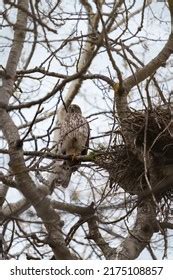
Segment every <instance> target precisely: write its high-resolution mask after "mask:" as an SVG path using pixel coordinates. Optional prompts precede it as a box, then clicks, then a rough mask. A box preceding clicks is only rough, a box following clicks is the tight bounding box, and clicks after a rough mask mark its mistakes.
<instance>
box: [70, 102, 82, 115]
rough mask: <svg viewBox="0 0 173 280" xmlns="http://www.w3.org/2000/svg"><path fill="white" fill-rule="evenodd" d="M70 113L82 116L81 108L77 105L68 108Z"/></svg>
mask: <svg viewBox="0 0 173 280" xmlns="http://www.w3.org/2000/svg"><path fill="white" fill-rule="evenodd" d="M68 113H71V114H73V113H77V114H82V111H81V108H80V107H79V106H78V105H76V104H72V105H70V106H69V107H68Z"/></svg>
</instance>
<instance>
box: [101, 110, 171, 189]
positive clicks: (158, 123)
mask: <svg viewBox="0 0 173 280" xmlns="http://www.w3.org/2000/svg"><path fill="white" fill-rule="evenodd" d="M170 120H171V116H170V111H169V110H168V109H163V108H157V110H152V111H147V112H146V111H143V112H141V113H138V112H137V113H132V114H131V116H130V117H129V118H128V119H127V120H123V126H124V127H125V129H126V132H127V133H128V135H130V136H131V137H132V139H133V141H134V142H135V145H136V150H142V151H143V149H144V142H145V145H146V149H147V151H148V152H149V153H150V154H151V155H152V158H153V160H154V165H155V171H156V173H157V174H158V178H157V179H158V181H160V180H161V179H163V178H164V176H167V174H165V173H164V172H165V170H166V169H165V167H166V166H168V165H169V166H171V165H172V166H173V138H172V136H171V131H170V129H171V126H170V124H171V123H170ZM144 139H145V141H144ZM97 164H98V165H99V166H101V167H102V168H104V169H105V170H107V171H108V173H109V175H110V179H111V181H112V182H114V184H117V185H119V186H120V187H121V188H123V189H124V191H126V192H128V193H130V194H139V192H140V191H142V190H145V189H146V188H147V183H146V181H145V176H144V163H143V162H142V161H141V160H139V157H138V156H137V153H134V152H133V151H132V150H130V149H129V147H127V145H126V144H125V143H123V144H122V145H116V144H115V145H114V146H112V147H111V149H110V150H109V152H108V153H107V152H106V151H105V153H104V152H103V153H102V155H101V156H98V158H97ZM172 174H173V169H172ZM170 187H171V188H172V186H170ZM171 192H172V190H171Z"/></svg>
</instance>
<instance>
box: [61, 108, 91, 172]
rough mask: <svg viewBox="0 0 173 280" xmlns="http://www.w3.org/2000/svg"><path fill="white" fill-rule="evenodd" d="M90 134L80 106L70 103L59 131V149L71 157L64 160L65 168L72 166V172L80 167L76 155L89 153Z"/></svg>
mask: <svg viewBox="0 0 173 280" xmlns="http://www.w3.org/2000/svg"><path fill="white" fill-rule="evenodd" d="M89 136H90V128H89V123H88V121H87V120H86V118H84V117H83V116H82V111H81V109H80V107H79V106H78V105H76V104H72V105H70V106H69V107H68V109H67V112H66V114H65V116H64V118H63V120H62V122H61V124H60V131H59V149H58V150H59V152H60V153H61V154H63V155H67V156H70V157H71V159H68V160H66V161H64V163H63V168H64V167H65V168H66V169H67V167H68V168H70V170H71V173H72V172H74V171H76V170H77V169H78V167H79V164H80V161H79V160H76V159H75V157H76V156H80V155H86V154H87V151H88V147H89ZM70 177H71V176H70Z"/></svg>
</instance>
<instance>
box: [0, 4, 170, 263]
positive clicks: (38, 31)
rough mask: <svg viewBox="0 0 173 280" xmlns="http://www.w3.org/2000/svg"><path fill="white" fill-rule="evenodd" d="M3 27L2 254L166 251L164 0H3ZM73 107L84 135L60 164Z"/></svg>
mask: <svg viewBox="0 0 173 280" xmlns="http://www.w3.org/2000/svg"><path fill="white" fill-rule="evenodd" d="M73 2H74V3H73ZM0 24H1V33H0V38H1V42H0V52H1V57H2V65H1V69H0V128H1V131H2V132H1V134H0V140H1V147H0V153H1V161H0V167H1V171H0V180H1V184H0V209H1V210H0V222H1V224H0V225H1V231H0V254H1V259H11V258H16V259H19V258H20V257H23V256H25V257H26V258H27V259H136V258H137V257H138V256H139V255H140V253H141V252H142V251H143V250H144V249H145V250H146V252H148V258H149V257H150V258H152V259H156V258H169V249H170V240H171V230H172V229H173V224H172V223H171V219H172V185H173V173H172V170H173V167H172V166H173V148H172V139H173V138H172V137H173V111H172V110H173V105H172V102H173V98H172V94H173V91H172V90H173V89H172V69H171V67H172V65H171V62H172V60H171V54H172V53H173V33H172V26H173V4H172V1H171V0H168V1H166V2H165V3H160V2H157V3H152V1H150V0H148V1H147V0H144V1H135V0H134V1H130V0H129V1H123V0H119V1H109V0H108V1H107V0H100V1H99V0H98V1H96V0H92V1H89V0H78V1H67V0H66V1H44V0H40V1H37V0H11V1H10V0H9V1H8V0H4V1H3V4H2V6H1V11H0ZM74 99H75V100H74ZM71 103H77V104H79V105H80V106H81V107H82V111H83V114H84V115H85V117H86V118H87V121H88V123H89V125H90V128H91V133H90V143H89V151H88V154H87V155H78V156H76V158H75V160H76V161H77V163H78V165H77V167H76V168H70V169H69V168H68V169H67V168H65V166H66V165H65V163H66V162H67V161H69V160H71V159H70V158H69V156H67V155H63V154H60V152H59V151H58V141H59V131H60V129H61V122H62V121H63V119H64V116H66V113H67V111H68V107H69V105H70V104H71ZM73 160H74V159H73ZM64 187H65V188H64Z"/></svg>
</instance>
